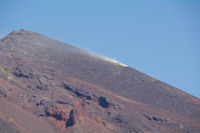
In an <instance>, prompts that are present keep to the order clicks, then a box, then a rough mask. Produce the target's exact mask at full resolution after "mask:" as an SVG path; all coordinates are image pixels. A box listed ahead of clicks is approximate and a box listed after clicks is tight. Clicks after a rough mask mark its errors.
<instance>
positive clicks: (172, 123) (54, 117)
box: [0, 30, 200, 133]
mask: <svg viewBox="0 0 200 133" xmlns="http://www.w3.org/2000/svg"><path fill="white" fill-rule="evenodd" d="M172 76H173V75H172ZM0 132H2V133H199V132H200V99H198V98H196V97H194V96H191V95H189V94H187V93H185V92H183V91H181V90H179V89H177V88H175V87H173V86H170V85H168V84H166V83H163V82H161V81H159V80H157V79H155V78H152V77H150V76H148V75H146V74H144V73H141V72H139V71H137V70H135V69H133V68H131V67H128V66H126V65H124V64H122V63H119V62H117V61H114V60H111V59H108V58H105V57H103V56H99V55H97V54H94V53H91V52H88V51H86V50H83V49H79V48H76V47H74V46H71V45H69V44H65V43H62V42H60V41H57V40H54V39H52V38H50V37H47V36H44V35H41V34H39V33H35V32H31V31H26V30H20V31H13V32H11V33H10V34H9V35H7V36H6V37H4V38H2V39H0Z"/></svg>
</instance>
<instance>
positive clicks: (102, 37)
mask: <svg viewBox="0 0 200 133" xmlns="http://www.w3.org/2000/svg"><path fill="white" fill-rule="evenodd" d="M13 29H16V30H19V29H26V30H31V31H35V32H39V33H42V34H45V35H47V36H51V37H53V38H55V39H57V40H60V41H62V42H66V43H69V44H72V45H75V46H78V47H80V48H83V49H87V50H89V51H93V52H95V53H98V54H100V55H104V56H106V57H110V58H114V59H116V60H118V61H120V62H122V63H124V64H126V65H128V66H130V67H133V68H135V69H137V70H139V71H141V72H143V73H146V74H148V75H150V76H153V77H155V78H157V79H159V80H161V81H163V82H166V83H168V84H170V85H173V86H175V87H177V88H179V89H181V90H183V91H186V92H188V93H190V94H192V95H194V96H197V97H199V98H200V1H198V0H187V1H186V0H168V1H164V0H163V1H162V0H160V1H158V0H152V1H151V2H150V1H149V0H146V1H145V0H141V1H140V2H138V1H134V0H101V1H97V0H54V1H53V0H1V1H0V37H4V36H5V35H7V34H8V33H9V32H11V31H12V30H13Z"/></svg>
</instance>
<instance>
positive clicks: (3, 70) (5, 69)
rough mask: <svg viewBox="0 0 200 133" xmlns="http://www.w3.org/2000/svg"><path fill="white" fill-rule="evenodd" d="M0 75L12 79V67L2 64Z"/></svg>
mask: <svg viewBox="0 0 200 133" xmlns="http://www.w3.org/2000/svg"><path fill="white" fill-rule="evenodd" d="M0 77H2V78H5V79H9V80H10V79H11V78H12V75H11V68H10V67H8V66H0Z"/></svg>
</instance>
